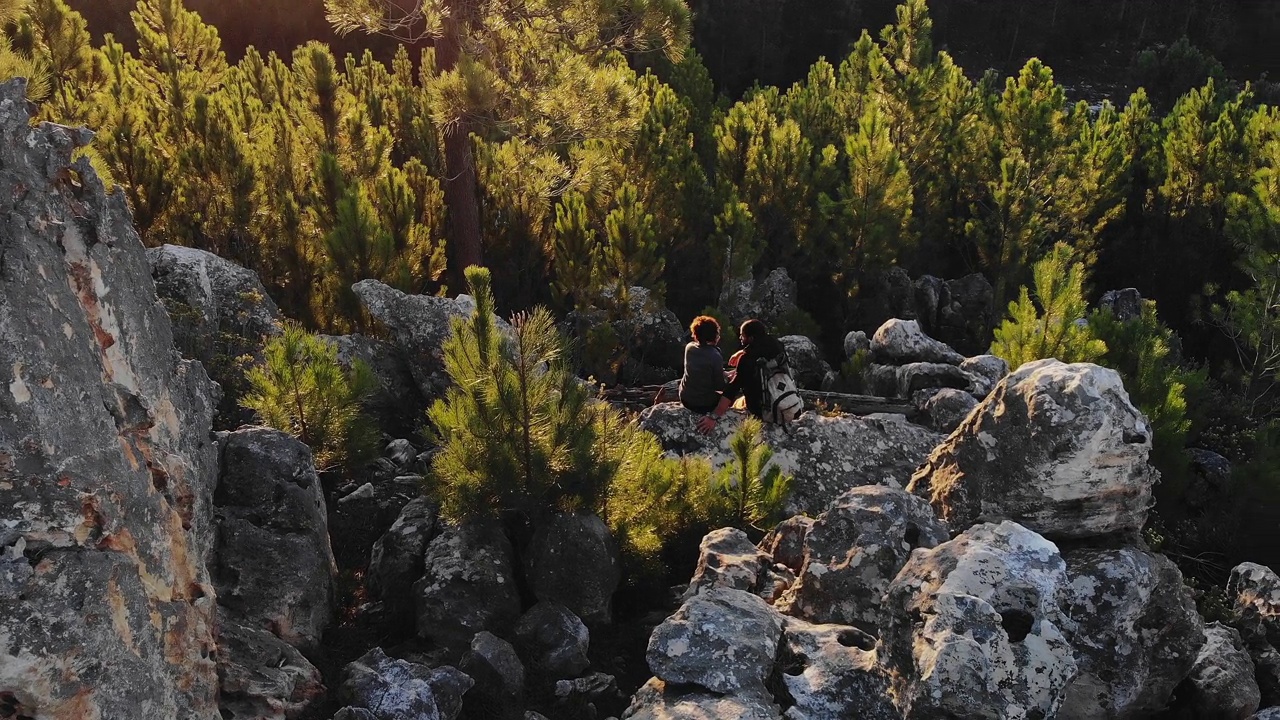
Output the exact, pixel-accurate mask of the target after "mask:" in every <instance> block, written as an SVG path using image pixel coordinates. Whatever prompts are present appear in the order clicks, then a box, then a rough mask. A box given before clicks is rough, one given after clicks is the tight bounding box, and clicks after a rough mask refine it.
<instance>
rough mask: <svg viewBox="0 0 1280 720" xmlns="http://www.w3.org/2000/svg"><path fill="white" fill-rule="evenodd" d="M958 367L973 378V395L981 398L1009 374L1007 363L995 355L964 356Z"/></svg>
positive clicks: (988, 393)
mask: <svg viewBox="0 0 1280 720" xmlns="http://www.w3.org/2000/svg"><path fill="white" fill-rule="evenodd" d="M960 369H961V370H964V371H965V372H966V373H969V377H970V378H973V380H974V387H973V396H974V397H976V398H978V399H979V400H983V399H985V398H986V397H987V396H988V395H990V394H991V391H992V390H995V389H996V385H999V384H1000V381H1001V380H1003V379H1004V376H1005V375H1008V374H1009V363H1007V362H1005V361H1004V358H999V357H996V356H995V355H977V356H975V357H971V358H965V359H964V362H962V363H960Z"/></svg>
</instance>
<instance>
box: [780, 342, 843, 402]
mask: <svg viewBox="0 0 1280 720" xmlns="http://www.w3.org/2000/svg"><path fill="white" fill-rule="evenodd" d="M778 342H780V343H782V347H784V348H786V351H787V363H788V364H789V365H790V366H791V375H792V377H794V378H795V381H796V385H798V386H799V387H801V388H804V389H806V390H817V389H819V388H821V387H822V379H823V378H824V377H826V376H827V373H829V372H831V366H830V365H828V364H827V361H826V360H823V359H822V350H820V349H819V348H818V346H817V345H815V344H814V342H813V341H812V340H810V339H809V338H807V337H805V336H803V335H783V336H782V337H780V338H778Z"/></svg>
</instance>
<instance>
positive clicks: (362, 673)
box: [340, 648, 474, 720]
mask: <svg viewBox="0 0 1280 720" xmlns="http://www.w3.org/2000/svg"><path fill="white" fill-rule="evenodd" d="M472 685H474V682H473V681H472V680H471V678H470V677H468V676H467V675H466V674H464V673H462V672H461V671H459V670H457V669H456V668H453V667H450V666H447V665H446V666H444V667H441V668H437V669H435V670H432V669H431V668H428V667H426V666H425V665H418V664H416V663H411V662H406V661H404V660H397V659H393V658H389V657H387V654H386V653H384V652H383V651H382V648H374V649H372V650H370V651H369V652H368V653H365V655H364V656H363V657H361V658H360V659H359V660H356V661H355V662H353V663H350V664H349V665H347V666H346V667H345V668H343V670H342V687H341V690H340V694H341V696H342V698H343V699H344V700H345V701H346V702H347V703H348V704H349V705H351V706H353V707H356V708H363V709H365V710H368V711H369V712H370V714H371V715H372V716H373V717H374V718H375V719H376V720H453V718H456V717H457V716H458V713H460V712H461V711H462V696H463V694H464V693H466V692H467V691H468V690H470V689H471V687H472Z"/></svg>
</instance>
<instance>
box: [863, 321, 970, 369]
mask: <svg viewBox="0 0 1280 720" xmlns="http://www.w3.org/2000/svg"><path fill="white" fill-rule="evenodd" d="M871 354H872V356H873V357H875V360H876V362H878V363H881V364H884V365H906V364H908V363H916V362H923V363H942V364H946V365H959V364H960V363H962V362H964V356H963V355H961V354H960V353H958V352H956V351H955V350H952V349H951V348H950V347H949V346H948V345H947V344H946V343H943V342H939V341H937V340H934V339H933V338H931V337H929V336H928V335H925V334H924V331H923V330H921V329H920V323H918V322H916V321H915V320H900V319H897V318H894V319H892V320H889V321H887V322H885V323H884V324H883V325H881V326H880V328H879V329H878V330H876V333H875V335H872V336H871Z"/></svg>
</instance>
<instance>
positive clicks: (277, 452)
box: [212, 428, 337, 651]
mask: <svg viewBox="0 0 1280 720" xmlns="http://www.w3.org/2000/svg"><path fill="white" fill-rule="evenodd" d="M220 445H221V449H222V474H221V477H220V478H219V481H218V490H217V493H216V494H215V495H214V504H215V505H216V506H217V518H218V550H217V560H216V562H215V563H214V564H213V566H212V567H213V575H214V583H215V585H216V586H217V589H218V603H219V604H220V605H223V606H225V607H226V608H228V609H230V610H231V611H234V612H235V613H236V614H238V615H239V616H240V617H241V618H243V619H244V622H245V624H247V625H250V626H252V627H257V628H262V629H266V630H270V631H271V632H273V633H275V634H276V635H277V636H279V637H280V639H282V640H284V641H285V642H287V643H289V644H290V645H293V646H294V647H297V648H299V649H301V650H304V651H307V650H312V649H314V648H316V647H317V646H319V644H320V636H321V634H322V633H323V632H324V628H325V626H326V625H328V624H329V620H330V618H331V617H332V615H333V602H334V578H335V576H336V574H337V567H336V565H335V564H334V560H333V553H332V551H331V550H330V549H329V527H328V519H327V515H326V512H325V503H324V491H323V488H321V486H320V479H319V477H317V476H316V471H315V466H314V465H313V464H312V461H311V449H310V448H308V447H307V446H306V445H303V444H302V443H301V442H299V441H298V440H296V439H294V438H293V437H291V436H289V435H286V434H284V433H282V432H280V431H278V430H271V429H268V428H247V429H244V430H237V431H236V432H233V433H225V434H223V435H222V437H221V443H220Z"/></svg>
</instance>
